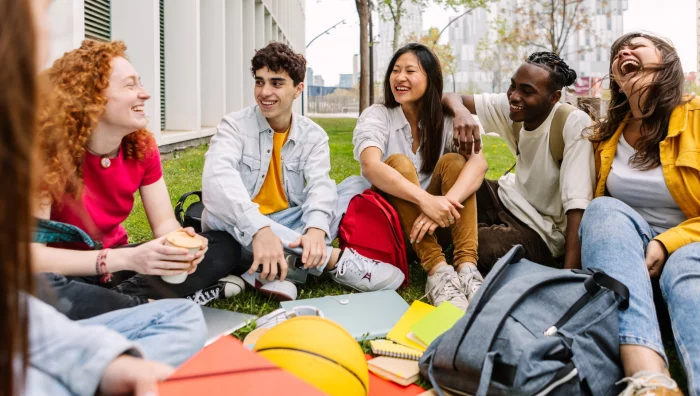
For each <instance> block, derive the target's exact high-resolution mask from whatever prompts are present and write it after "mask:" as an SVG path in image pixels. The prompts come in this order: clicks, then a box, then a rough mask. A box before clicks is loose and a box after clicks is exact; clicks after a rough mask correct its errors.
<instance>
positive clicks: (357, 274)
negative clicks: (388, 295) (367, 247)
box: [328, 248, 404, 292]
mask: <svg viewBox="0 0 700 396" xmlns="http://www.w3.org/2000/svg"><path fill="white" fill-rule="evenodd" d="M328 272H329V273H330V274H331V275H333V280H334V281H335V282H336V283H340V284H341V285H344V286H347V287H350V288H353V289H355V290H358V291H361V292H370V291H379V290H396V289H398V288H399V286H401V284H402V283H403V280H404V275H403V272H401V270H399V269H398V268H396V267H394V266H393V265H391V264H387V263H383V262H381V261H377V260H372V259H370V258H367V257H365V256H363V255H361V254H360V253H358V252H357V251H355V250H354V249H350V248H347V249H345V250H344V251H343V255H342V256H341V257H340V260H339V261H338V264H337V265H336V267H335V268H333V269H332V270H330V271H328Z"/></svg>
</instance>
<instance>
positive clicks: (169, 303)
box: [151, 298, 207, 355]
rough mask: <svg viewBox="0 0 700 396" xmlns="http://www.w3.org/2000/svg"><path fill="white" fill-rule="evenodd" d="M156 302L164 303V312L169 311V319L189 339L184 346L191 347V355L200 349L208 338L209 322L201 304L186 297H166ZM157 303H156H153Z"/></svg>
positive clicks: (174, 327) (183, 336)
mask: <svg viewBox="0 0 700 396" xmlns="http://www.w3.org/2000/svg"><path fill="white" fill-rule="evenodd" d="M156 303H158V304H162V305H163V310H162V312H167V316H168V319H167V320H168V321H170V323H171V324H172V325H173V326H172V328H173V329H177V331H179V332H180V334H181V335H182V337H181V338H184V339H186V340H187V343H186V344H185V345H183V348H188V349H190V352H191V353H190V355H191V354H194V353H195V352H197V351H198V350H200V349H201V348H202V347H203V346H204V343H205V342H206V340H207V324H206V322H205V321H204V315H203V314H202V309H201V308H200V307H199V305H197V304H195V303H194V302H192V301H190V300H187V299H184V298H178V299H165V300H159V301H157V302H156ZM151 304H155V303H151Z"/></svg>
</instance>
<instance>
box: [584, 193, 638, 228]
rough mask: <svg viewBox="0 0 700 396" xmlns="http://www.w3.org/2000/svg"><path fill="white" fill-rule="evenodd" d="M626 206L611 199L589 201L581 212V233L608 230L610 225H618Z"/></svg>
mask: <svg viewBox="0 0 700 396" xmlns="http://www.w3.org/2000/svg"><path fill="white" fill-rule="evenodd" d="M625 207H626V205H625V204H624V203H622V201H620V200H618V199H615V198H611V197H599V198H596V199H594V200H593V201H591V203H590V204H589V205H588V207H586V210H585V211H584V212H583V218H582V219H581V233H582V234H583V233H585V232H586V231H589V230H593V231H595V232H597V231H600V230H602V229H606V228H609V225H610V224H616V225H617V224H619V221H621V220H622V219H624V218H627V214H626V213H625Z"/></svg>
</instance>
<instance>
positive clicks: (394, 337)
mask: <svg viewBox="0 0 700 396" xmlns="http://www.w3.org/2000/svg"><path fill="white" fill-rule="evenodd" d="M434 309H435V307H434V306H432V305H430V304H426V303H424V302H422V301H419V300H416V301H414V302H413V304H411V306H410V307H409V308H408V310H407V311H406V312H405V313H404V314H403V316H402V317H401V319H399V321H398V322H397V323H396V324H395V325H394V327H393V328H392V329H391V330H390V331H389V334H387V335H386V338H387V339H389V340H391V341H394V342H395V343H397V344H401V345H405V346H407V347H409V348H413V349H417V350H419V351H422V352H425V350H426V349H427V348H426V347H425V346H424V345H420V344H419V343H417V342H415V341H412V340H411V339H409V338H408V337H407V335H408V333H410V332H411V327H413V325H414V324H416V323H417V322H418V321H420V320H421V319H423V317H425V315H427V314H429V313H430V312H432V311H433V310H434Z"/></svg>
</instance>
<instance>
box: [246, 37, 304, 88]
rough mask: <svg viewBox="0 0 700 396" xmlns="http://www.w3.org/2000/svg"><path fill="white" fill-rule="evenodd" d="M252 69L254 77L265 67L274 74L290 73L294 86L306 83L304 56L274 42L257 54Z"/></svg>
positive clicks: (252, 62)
mask: <svg viewBox="0 0 700 396" xmlns="http://www.w3.org/2000/svg"><path fill="white" fill-rule="evenodd" d="M250 63H251V65H252V67H251V68H250V71H251V73H253V77H255V71H256V70H260V69H262V68H263V67H266V66H267V68H269V69H270V70H272V71H273V72H276V73H277V72H279V71H280V70H284V71H286V72H287V73H289V77H291V78H292V81H294V85H295V86H296V85H299V83H300V82H303V81H304V77H305V76H306V58H304V55H302V54H297V53H296V52H294V51H293V50H292V49H291V48H289V46H288V45H286V44H282V43H278V42H272V43H270V44H268V45H267V47H265V48H263V49H260V50H258V51H256V52H255V56H253V60H252V61H251V62H250Z"/></svg>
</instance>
